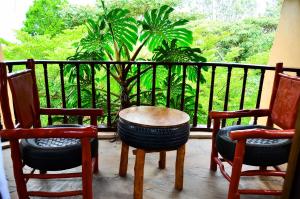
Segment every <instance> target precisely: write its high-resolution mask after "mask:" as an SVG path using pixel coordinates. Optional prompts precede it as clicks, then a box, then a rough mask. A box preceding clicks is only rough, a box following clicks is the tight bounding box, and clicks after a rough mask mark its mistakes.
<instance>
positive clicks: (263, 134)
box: [210, 63, 300, 199]
mask: <svg viewBox="0 0 300 199" xmlns="http://www.w3.org/2000/svg"><path fill="white" fill-rule="evenodd" d="M282 72H283V67H282V63H279V64H277V65H276V70H275V78H274V85H273V91H272V95H271V102H270V106H269V109H256V110H240V111H224V112H217V111H211V112H210V117H211V119H213V121H214V122H213V135H212V151H211V162H210V169H211V170H212V171H216V170H217V165H218V166H219V167H220V171H221V173H222V174H223V176H224V177H225V178H226V179H227V180H228V181H229V183H230V184H229V191H228V198H229V199H237V198H240V194H255V195H280V194H281V193H282V191H281V190H260V189H239V182H240V177H241V176H256V175H262V176H278V177H283V178H284V177H285V171H282V170H281V169H280V168H279V167H278V166H279V165H281V164H284V163H287V161H288V157H289V152H290V147H291V138H292V137H293V135H294V128H295V120H296V114H297V106H298V105H299V98H300V78H299V77H294V76H289V75H286V74H283V73H282ZM262 116H266V117H267V124H266V125H235V126H227V127H223V128H220V121H221V120H222V119H228V118H241V117H262ZM273 125H276V126H277V127H279V128H280V129H275V128H273ZM223 162H227V163H229V165H231V166H232V171H231V175H230V174H228V173H227V172H226V170H225V167H224V164H223ZM243 164H244V165H250V166H258V169H257V170H244V171H242V167H243ZM268 167H269V168H268ZM270 168H272V169H270Z"/></svg>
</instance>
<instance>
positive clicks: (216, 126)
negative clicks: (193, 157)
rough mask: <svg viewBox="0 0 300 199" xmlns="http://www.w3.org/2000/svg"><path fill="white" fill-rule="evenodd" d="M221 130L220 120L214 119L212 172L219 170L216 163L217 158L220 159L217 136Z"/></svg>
mask: <svg viewBox="0 0 300 199" xmlns="http://www.w3.org/2000/svg"><path fill="white" fill-rule="evenodd" d="M219 128H220V120H219V119H214V126H213V132H212V144H211V156H210V170H211V171H216V170H217V163H216V162H215V158H217V157H218V150H217V146H216V136H217V133H218V131H219Z"/></svg>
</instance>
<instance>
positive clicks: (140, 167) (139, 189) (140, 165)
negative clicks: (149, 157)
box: [133, 149, 145, 199]
mask: <svg viewBox="0 0 300 199" xmlns="http://www.w3.org/2000/svg"><path fill="white" fill-rule="evenodd" d="M144 164H145V151H144V150H143V149H137V150H136V159H135V166H134V193H133V198H134V199H142V198H143V185H144Z"/></svg>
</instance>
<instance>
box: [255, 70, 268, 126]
mask: <svg viewBox="0 0 300 199" xmlns="http://www.w3.org/2000/svg"><path fill="white" fill-rule="evenodd" d="M265 72H266V70H265V69H261V73H260V80H259V88H258V94H257V99H256V106H255V108H257V109H258V108H259V106H260V100H261V93H262V88H263V84H264V79H265ZM254 124H257V117H254Z"/></svg>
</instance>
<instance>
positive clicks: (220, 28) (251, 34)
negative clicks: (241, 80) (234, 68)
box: [194, 18, 278, 64]
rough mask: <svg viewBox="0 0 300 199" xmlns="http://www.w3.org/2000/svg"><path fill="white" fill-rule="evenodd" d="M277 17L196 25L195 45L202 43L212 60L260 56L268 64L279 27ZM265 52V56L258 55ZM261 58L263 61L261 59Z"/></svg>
mask: <svg viewBox="0 0 300 199" xmlns="http://www.w3.org/2000/svg"><path fill="white" fill-rule="evenodd" d="M277 22H278V21H277V20H276V19H274V18H259V19H253V18H251V19H245V20H242V21H239V22H236V23H228V24H225V23H221V24H220V23H217V22H216V23H214V24H210V25H201V26H200V27H199V28H195V29H194V32H195V35H196V38H195V44H194V45H197V44H200V43H201V45H202V50H203V54H204V56H206V57H207V59H208V60H209V61H221V62H224V61H226V62H243V61H247V60H251V58H250V57H256V63H257V62H260V64H266V63H267V62H266V61H267V55H268V53H263V52H269V50H270V49H271V46H272V43H273V39H274V33H275V30H276V27H277ZM256 54H259V55H263V57H261V59H259V56H258V55H256ZM257 59H259V60H257Z"/></svg>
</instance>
